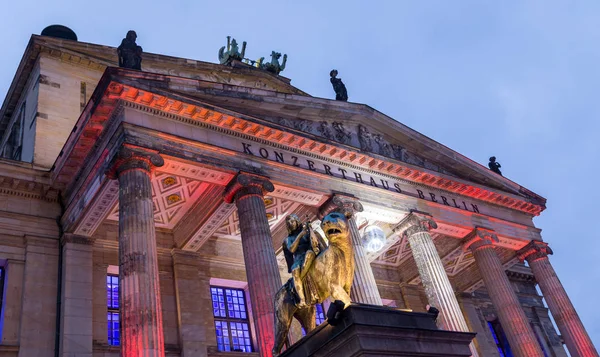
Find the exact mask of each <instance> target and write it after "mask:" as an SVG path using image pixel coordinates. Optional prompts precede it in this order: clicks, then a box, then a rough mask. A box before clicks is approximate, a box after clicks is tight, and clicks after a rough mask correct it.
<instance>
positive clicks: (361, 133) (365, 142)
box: [358, 124, 373, 151]
mask: <svg viewBox="0 0 600 357" xmlns="http://www.w3.org/2000/svg"><path fill="white" fill-rule="evenodd" d="M358 141H359V142H360V149H361V150H363V151H373V143H372V140H371V133H370V132H369V129H367V127H366V126H364V125H360V124H359V125H358Z"/></svg>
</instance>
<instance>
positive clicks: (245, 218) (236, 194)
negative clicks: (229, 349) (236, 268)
mask: <svg viewBox="0 0 600 357" xmlns="http://www.w3.org/2000/svg"><path fill="white" fill-rule="evenodd" d="M274 189H275V188H274V186H273V184H272V183H271V182H270V181H269V180H268V178H266V177H263V176H259V175H254V174H250V173H242V172H241V173H239V174H238V175H236V176H235V177H234V178H233V180H232V181H231V182H230V183H229V185H228V186H227V188H226V190H225V194H224V200H225V202H227V203H232V202H235V205H236V207H237V212H238V217H239V222H240V233H241V236H242V250H243V252H244V262H245V265H246V277H247V279H248V290H249V292H250V301H251V303H252V315H253V316H254V322H255V325H256V328H257V331H258V343H259V345H260V346H259V349H260V355H261V356H262V357H271V356H272V353H271V348H272V347H273V344H274V342H275V334H274V321H273V316H275V315H274V312H275V308H274V301H275V294H276V293H277V291H278V290H279V288H280V287H281V277H280V275H279V266H278V265H277V259H276V258H275V249H274V248H273V239H272V238H271V229H270V227H269V221H268V220H267V211H266V209H265V202H264V199H263V195H264V194H265V193H266V192H272V191H273V190H274Z"/></svg>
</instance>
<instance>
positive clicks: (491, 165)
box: [488, 156, 502, 176]
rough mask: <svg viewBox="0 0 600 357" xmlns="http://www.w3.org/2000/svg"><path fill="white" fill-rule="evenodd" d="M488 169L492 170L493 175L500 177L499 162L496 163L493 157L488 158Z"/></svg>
mask: <svg viewBox="0 0 600 357" xmlns="http://www.w3.org/2000/svg"><path fill="white" fill-rule="evenodd" d="M488 167H489V168H490V170H492V171H494V172H495V173H497V174H498V175H500V176H502V172H501V171H500V168H501V167H502V166H500V163H499V162H496V157H495V156H492V157H490V162H489V163H488Z"/></svg>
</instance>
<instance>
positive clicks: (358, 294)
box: [319, 194, 383, 306]
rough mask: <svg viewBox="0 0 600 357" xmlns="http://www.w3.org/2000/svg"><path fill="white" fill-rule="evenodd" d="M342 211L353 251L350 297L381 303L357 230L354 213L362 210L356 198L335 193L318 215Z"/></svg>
mask: <svg viewBox="0 0 600 357" xmlns="http://www.w3.org/2000/svg"><path fill="white" fill-rule="evenodd" d="M333 211H336V212H340V213H343V214H344V215H345V216H346V217H347V218H348V228H349V229H350V237H351V239H352V249H353V251H354V266H353V267H352V268H351V269H354V280H353V281H352V288H351V290H350V298H351V299H352V301H354V302H358V303H363V304H370V305H379V306H381V305H383V303H382V302H381V296H380V295H379V289H378V288H377V282H376V281H375V276H374V275H373V270H372V269H371V264H370V261H369V259H368V257H367V252H366V250H365V247H364V246H363V242H362V237H361V236H360V232H359V231H358V226H357V224H356V219H355V214H356V213H358V212H362V211H363V206H362V204H361V203H360V201H358V199H357V198H355V197H353V196H348V195H341V194H335V195H333V196H332V197H331V199H330V200H328V201H327V202H325V204H324V205H323V207H321V210H320V212H319V217H320V218H321V219H322V218H323V217H325V216H326V215H327V214H328V213H330V212H333Z"/></svg>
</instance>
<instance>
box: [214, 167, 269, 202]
mask: <svg viewBox="0 0 600 357" xmlns="http://www.w3.org/2000/svg"><path fill="white" fill-rule="evenodd" d="M274 190H275V186H273V184H272V183H271V181H269V178H268V177H265V176H260V175H256V174H251V173H249V172H239V173H238V174H237V175H235V177H234V178H233V179H232V180H231V181H230V182H229V184H227V187H226V188H225V193H223V199H224V200H225V202H227V203H233V202H234V201H236V200H238V199H240V198H241V197H243V196H246V195H260V196H261V197H262V196H264V195H265V194H266V193H267V192H273V191H274Z"/></svg>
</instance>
